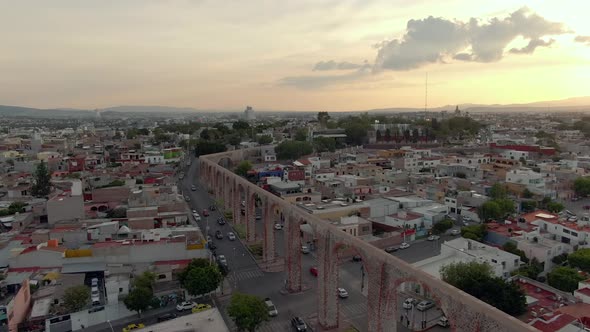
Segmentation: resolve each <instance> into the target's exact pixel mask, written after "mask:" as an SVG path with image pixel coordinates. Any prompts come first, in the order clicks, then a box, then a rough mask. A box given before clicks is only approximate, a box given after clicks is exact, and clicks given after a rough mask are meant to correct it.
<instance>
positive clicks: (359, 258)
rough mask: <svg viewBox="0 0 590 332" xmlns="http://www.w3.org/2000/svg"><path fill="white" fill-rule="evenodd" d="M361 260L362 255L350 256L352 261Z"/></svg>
mask: <svg viewBox="0 0 590 332" xmlns="http://www.w3.org/2000/svg"><path fill="white" fill-rule="evenodd" d="M362 260H363V257H362V256H361V255H354V256H352V261H353V262H361V261H362Z"/></svg>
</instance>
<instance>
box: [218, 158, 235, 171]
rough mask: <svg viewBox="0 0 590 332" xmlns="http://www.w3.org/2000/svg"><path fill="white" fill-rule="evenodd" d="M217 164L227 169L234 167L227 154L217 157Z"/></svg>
mask: <svg viewBox="0 0 590 332" xmlns="http://www.w3.org/2000/svg"><path fill="white" fill-rule="evenodd" d="M217 165H219V166H221V167H223V168H227V169H233V168H234V162H233V160H232V159H231V158H230V157H228V156H223V157H221V158H219V160H218V161H217Z"/></svg>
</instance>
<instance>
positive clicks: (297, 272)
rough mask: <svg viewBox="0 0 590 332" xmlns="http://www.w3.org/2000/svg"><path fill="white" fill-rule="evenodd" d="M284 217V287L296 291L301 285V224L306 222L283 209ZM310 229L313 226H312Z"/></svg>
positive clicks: (299, 289)
mask: <svg viewBox="0 0 590 332" xmlns="http://www.w3.org/2000/svg"><path fill="white" fill-rule="evenodd" d="M283 213H285V214H286V218H285V226H286V227H285V228H284V229H283V230H284V232H285V241H284V242H285V271H286V274H287V281H286V288H287V291H289V292H291V293H297V292H300V291H301V290H302V286H301V271H302V268H301V245H302V242H303V241H302V232H301V227H300V226H301V225H303V224H306V223H307V220H306V219H305V217H303V216H301V215H298V214H295V213H293V210H290V211H289V212H286V211H284V212H283ZM312 231H314V230H313V228H312Z"/></svg>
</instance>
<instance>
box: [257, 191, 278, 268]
mask: <svg viewBox="0 0 590 332" xmlns="http://www.w3.org/2000/svg"><path fill="white" fill-rule="evenodd" d="M263 205H264V206H263V223H264V225H263V241H262V249H263V260H264V261H265V262H267V263H270V262H274V261H275V260H276V258H277V253H276V232H277V230H275V228H274V225H275V224H281V225H282V224H283V223H282V222H281V215H282V214H283V212H282V208H281V206H280V205H279V204H278V203H277V202H274V201H272V200H271V199H269V198H268V197H266V198H265V201H264V202H263Z"/></svg>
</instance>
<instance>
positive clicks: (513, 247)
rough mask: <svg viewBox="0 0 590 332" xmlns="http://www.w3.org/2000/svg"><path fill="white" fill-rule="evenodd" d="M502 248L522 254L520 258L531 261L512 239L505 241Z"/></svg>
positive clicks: (512, 252)
mask: <svg viewBox="0 0 590 332" xmlns="http://www.w3.org/2000/svg"><path fill="white" fill-rule="evenodd" d="M502 250H504V251H506V252H509V253H511V254H515V255H518V256H520V260H521V261H523V262H524V263H528V262H529V259H528V258H527V257H526V254H525V253H524V251H522V250H520V249H518V248H517V246H516V244H515V243H514V242H512V241H507V242H506V243H504V245H503V246H502Z"/></svg>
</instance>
